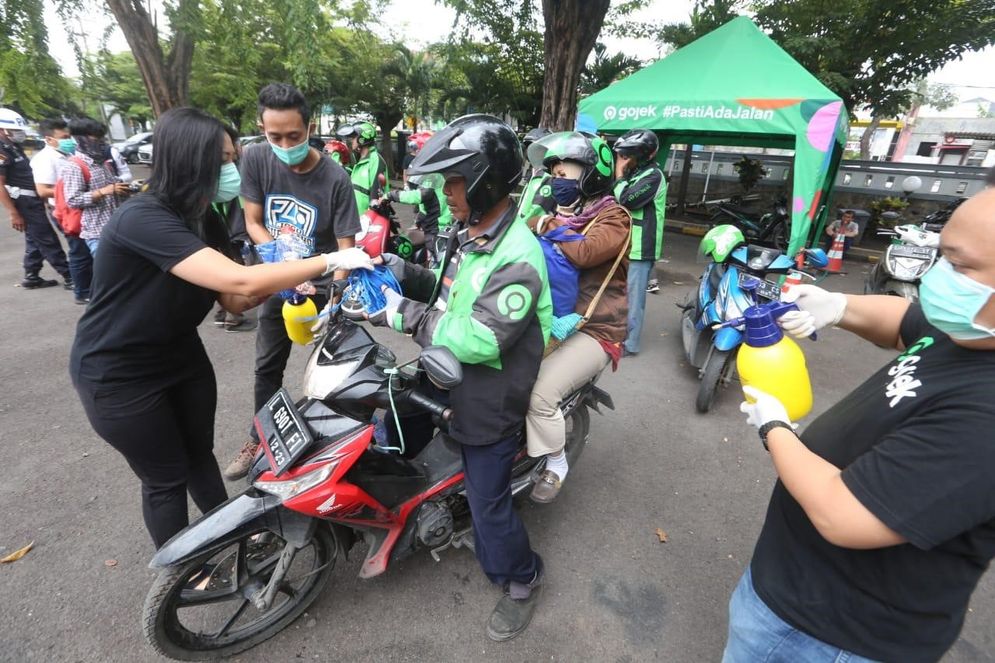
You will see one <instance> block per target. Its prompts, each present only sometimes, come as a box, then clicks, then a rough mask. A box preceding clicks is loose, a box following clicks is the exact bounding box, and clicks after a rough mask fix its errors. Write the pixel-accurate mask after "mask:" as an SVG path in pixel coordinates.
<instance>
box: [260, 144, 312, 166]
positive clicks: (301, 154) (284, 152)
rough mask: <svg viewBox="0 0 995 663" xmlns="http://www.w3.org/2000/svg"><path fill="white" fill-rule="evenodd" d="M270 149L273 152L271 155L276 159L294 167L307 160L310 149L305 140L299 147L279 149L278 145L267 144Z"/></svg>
mask: <svg viewBox="0 0 995 663" xmlns="http://www.w3.org/2000/svg"><path fill="white" fill-rule="evenodd" d="M269 146H270V148H271V149H272V150H273V154H275V155H276V158H277V159H279V160H280V161H282V162H283V163H285V164H287V165H288V166H296V165H297V164H299V163H300V162H302V161H304V159H306V158H307V153H308V151H309V150H310V149H311V146H310V145H308V142H307V138H305V139H304V142H303V143H301V144H300V145H294V146H293V147H280V146H279V145H274V144H273V143H270V144H269Z"/></svg>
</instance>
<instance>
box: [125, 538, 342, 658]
mask: <svg viewBox="0 0 995 663" xmlns="http://www.w3.org/2000/svg"><path fill="white" fill-rule="evenodd" d="M285 545H286V542H285V541H283V539H281V538H280V537H278V536H276V535H275V534H272V533H270V532H268V531H266V530H262V531H259V532H254V533H252V534H247V535H246V536H244V537H243V538H241V539H239V540H238V541H235V542H230V543H227V544H225V545H221V546H218V547H217V548H215V549H214V550H212V551H209V552H207V553H205V554H204V555H201V556H200V557H197V558H195V559H193V560H191V561H189V562H186V563H183V564H178V565H176V566H171V567H168V568H166V569H163V570H162V572H160V574H159V577H158V578H156V580H155V582H154V583H153V585H152V588H151V589H150V590H149V594H148V597H147V598H146V599H145V607H144V609H143V611H142V630H143V631H144V633H145V638H146V640H147V641H148V643H149V644H150V645H151V646H152V648H153V649H155V650H156V651H157V652H158V653H160V654H162V655H164V656H168V657H170V658H173V659H177V660H181V661H203V660H214V659H217V658H219V657H225V656H232V655H234V654H237V653H239V652H242V651H245V650H246V649H250V648H252V647H255V646H256V645H258V644H259V643H261V642H263V641H264V640H268V639H269V638H271V637H273V636H274V635H276V634H277V633H279V632H280V631H282V630H283V629H284V628H286V627H287V626H288V625H289V624H290V623H291V622H293V621H294V620H295V619H297V617H299V616H300V615H301V613H303V612H304V611H305V610H307V608H308V606H310V605H311V603H313V602H314V600H315V599H316V598H317V597H318V595H319V594H320V593H321V591H322V590H323V589H324V587H325V585H326V584H327V583H328V580H329V579H330V578H331V574H332V572H333V571H334V568H335V560H336V556H337V550H338V546H337V543H336V539H335V535H334V533H333V532H332V531H331V530H330V529H329V528H328V527H326V526H324V525H319V527H318V528H317V529H316V530H315V532H314V536H313V537H312V538H311V540H310V541H309V542H308V543H307V545H305V546H304V547H303V548H301V549H300V550H299V551H298V552H297V556H296V557H295V558H294V562H293V563H292V564H291V566H290V569H289V570H288V571H287V575H286V576H285V578H284V582H283V583H282V584H281V586H280V589H279V590H278V591H277V595H276V598H275V599H274V601H273V604H272V605H271V606H270V609H269V610H266V611H265V612H259V611H258V609H257V608H255V607H254V605H253V604H252V602H251V601H250V600H249V599H248V598H247V596H249V595H251V593H252V591H253V590H254V589H258V588H260V587H262V586H265V584H266V582H267V581H268V580H269V578H270V577H271V575H272V573H273V568H274V567H275V566H276V560H277V559H279V557H280V553H281V551H282V550H283V548H284V547H285ZM309 549H313V552H311V553H308V551H309ZM305 558H307V559H309V562H308V561H305V562H304V564H302V565H301V566H303V568H301V567H299V566H298V561H300V560H302V559H305ZM295 579H296V580H295ZM281 599H282V600H281ZM223 604H230V605H228V606H223ZM222 606H223V608H228V609H222V610H221V612H222V613H224V614H228V613H231V614H230V616H229V617H228V619H227V620H226V621H224V622H223V623H222V624H221V626H220V628H218V629H217V630H216V631H214V632H213V633H206V632H204V631H202V630H199V629H192V628H191V627H190V626H189V625H187V624H184V623H182V622H181V620H180V616H179V614H178V613H179V612H180V611H181V610H186V609H190V610H192V611H193V612H200V616H199V619H198V620H197V621H199V622H201V624H205V623H207V622H208V621H211V622H215V623H216V622H217V621H220V620H215V619H210V618H209V616H208V615H207V614H205V612H206V609H212V610H214V611H215V612H217V609H218V608H219V607H222ZM201 610H205V612H201ZM247 616H248V617H250V619H245V617H247ZM191 617H197V615H191ZM253 617H254V619H252V618H253ZM236 626H237V628H235V627H236ZM212 630H213V629H212Z"/></svg>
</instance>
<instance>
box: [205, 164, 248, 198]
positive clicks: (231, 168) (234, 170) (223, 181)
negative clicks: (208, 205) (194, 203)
mask: <svg viewBox="0 0 995 663" xmlns="http://www.w3.org/2000/svg"><path fill="white" fill-rule="evenodd" d="M241 186H242V176H241V175H240V174H239V172H238V166H236V165H235V164H233V163H226V164H223V165H222V166H221V177H219V178H218V190H217V191H216V192H215V194H214V200H213V201H212V202H215V203H227V202H228V201H230V200H232V199H234V198H235V196H237V195H238V190H239V188H240V187H241Z"/></svg>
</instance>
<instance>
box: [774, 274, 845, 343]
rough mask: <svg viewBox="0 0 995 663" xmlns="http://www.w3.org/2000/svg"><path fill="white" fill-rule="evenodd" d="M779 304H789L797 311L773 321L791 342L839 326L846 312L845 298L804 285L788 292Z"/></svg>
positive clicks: (795, 286) (838, 293) (835, 293)
mask: <svg viewBox="0 0 995 663" xmlns="http://www.w3.org/2000/svg"><path fill="white" fill-rule="evenodd" d="M781 301H783V302H788V303H792V302H793V303H794V304H796V305H797V306H798V308H799V310H798V311H788V312H787V313H785V314H784V315H782V316H781V317H779V318H778V319H777V323H778V324H779V325H781V328H782V329H783V330H784V331H786V332H788V333H789V334H791V335H792V336H794V337H795V338H807V337H809V336H811V335H812V334H813V333H815V332H817V331H819V330H820V329H822V328H823V327H832V326H834V325H837V324H839V321H840V320H842V319H843V314H844V313H845V312H846V295H844V294H843V293H841V292H829V291H828V290H823V289H822V288H820V287H818V286H814V285H809V284H807V283H803V284H800V285H794V286H791V287H790V288H788V291H787V292H786V293H784V294H783V295H782V296H781Z"/></svg>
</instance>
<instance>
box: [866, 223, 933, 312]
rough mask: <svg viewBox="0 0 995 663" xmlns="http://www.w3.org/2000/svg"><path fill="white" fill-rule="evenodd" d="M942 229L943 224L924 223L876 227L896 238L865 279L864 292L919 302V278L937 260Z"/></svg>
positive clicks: (883, 233)
mask: <svg viewBox="0 0 995 663" xmlns="http://www.w3.org/2000/svg"><path fill="white" fill-rule="evenodd" d="M927 218H928V217H927ZM947 218H949V215H947ZM942 228H943V224H937V223H923V224H922V226H915V225H908V224H907V225H899V226H895V228H894V230H892V229H889V228H881V229H879V230H878V232H877V234H878V235H881V236H885V237H893V238H895V240H894V241H893V242H892V244H890V245H889V246H888V248H887V249H885V252H884V256H883V257H882V258H881V259H880V260H878V262H877V263H876V264H875V265H874V268H873V269H871V271H870V273H869V274H868V275H867V278H866V279H865V280H864V294H865V295H867V294H877V295H897V296H898V297H904V298H905V299H907V300H909V301H910V302H917V301H919V281H920V279H922V277H923V276H924V275H925V274H926V272H928V271H929V270H930V268H931V267H932V266H933V265H934V264H935V263H936V259H937V257H938V255H939V250H940V248H939V247H940V230H942Z"/></svg>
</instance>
